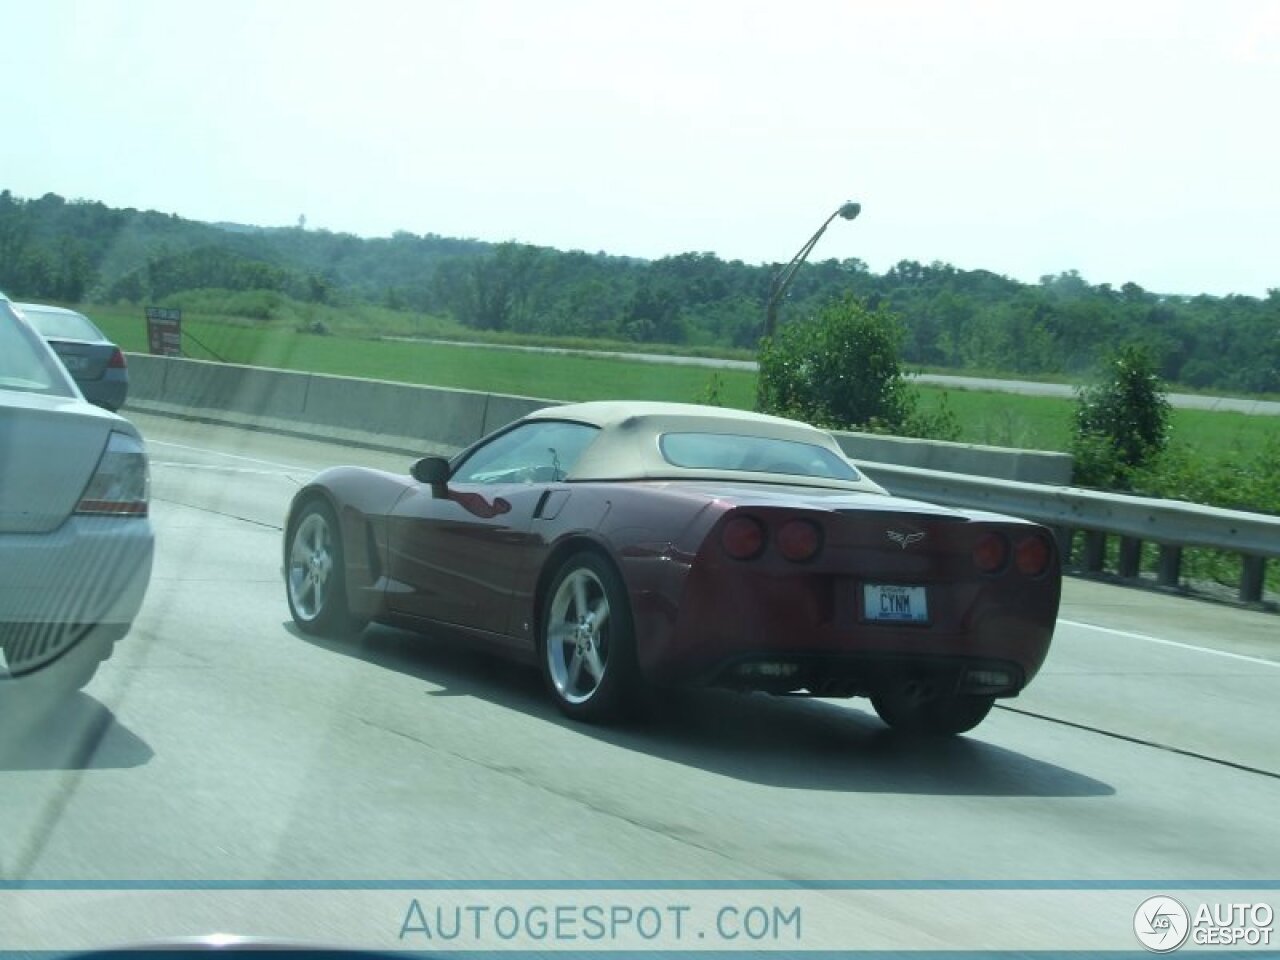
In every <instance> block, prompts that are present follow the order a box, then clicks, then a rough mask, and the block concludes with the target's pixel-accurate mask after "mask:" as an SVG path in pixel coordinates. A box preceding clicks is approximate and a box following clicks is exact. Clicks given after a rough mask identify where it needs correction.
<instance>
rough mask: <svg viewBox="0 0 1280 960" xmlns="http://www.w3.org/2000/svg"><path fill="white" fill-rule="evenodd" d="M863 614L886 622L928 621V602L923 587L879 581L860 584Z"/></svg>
mask: <svg viewBox="0 0 1280 960" xmlns="http://www.w3.org/2000/svg"><path fill="white" fill-rule="evenodd" d="M862 609H863V615H864V616H865V617H866V619H868V620H879V621H884V622H888V623H928V622H929V604H928V601H927V599H926V597H925V591H924V587H895V586H888V585H886V584H881V583H864V584H863V585H862Z"/></svg>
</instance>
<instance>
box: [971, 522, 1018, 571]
mask: <svg viewBox="0 0 1280 960" xmlns="http://www.w3.org/2000/svg"><path fill="white" fill-rule="evenodd" d="M1008 560H1009V541H1008V540H1006V539H1005V538H1004V536H1003V535H1001V534H999V533H992V532H990V531H988V532H987V533H984V534H982V535H981V536H979V537H978V540H977V542H976V543H975V544H974V545H973V562H974V563H975V564H976V565H977V567H978V569H979V570H981V571H982V572H983V573H999V572H1000V571H1001V570H1003V569H1004V565H1005V563H1006V562H1008Z"/></svg>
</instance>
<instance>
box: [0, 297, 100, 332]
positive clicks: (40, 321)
mask: <svg viewBox="0 0 1280 960" xmlns="http://www.w3.org/2000/svg"><path fill="white" fill-rule="evenodd" d="M18 309H19V310H21V311H22V315H23V316H24V317H26V318H27V322H28V323H30V324H31V326H33V327H34V328H35V331H36V333H38V334H40V336H42V337H49V338H51V339H54V340H59V339H61V340H102V339H105V338H104V337H103V336H102V331H101V330H99V329H98V328H97V327H95V326H94V325H93V323H92V322H90V320H89V318H88V317H85V316H82V315H81V314H78V313H71V312H70V311H67V312H66V313H64V312H62V311H61V310H42V309H41V308H40V307H33V306H30V305H27V304H23V305H22V306H20V307H19V308H18Z"/></svg>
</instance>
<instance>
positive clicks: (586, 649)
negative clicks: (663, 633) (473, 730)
mask: <svg viewBox="0 0 1280 960" xmlns="http://www.w3.org/2000/svg"><path fill="white" fill-rule="evenodd" d="M542 617H543V619H542V631H541V634H540V636H541V638H542V649H541V654H542V655H541V657H540V660H541V662H542V675H543V679H544V680H545V681H546V684H547V689H548V690H550V691H551V695H552V697H553V698H554V699H555V701H556V705H557V706H559V707H560V709H561V710H562V711H564V713H566V714H568V715H569V716H570V717H573V718H574V719H575V720H585V721H589V722H599V721H603V720H612V719H617V718H618V717H620V716H622V715H624V714H626V713H627V712H629V710H630V708H631V707H632V706H633V704H634V696H635V693H636V687H637V685H638V674H639V671H638V669H637V667H636V661H635V632H634V627H633V626H632V623H631V610H630V608H629V606H628V604H627V594H626V590H625V589H624V588H623V585H622V580H621V578H620V577H619V576H618V574H617V572H616V571H615V570H614V569H613V567H612V566H611V565H610V564H609V563H608V562H607V561H606V560H604V559H603V558H602V557H600V556H599V555H597V554H594V553H579V554H576V555H574V556H572V557H570V558H569V559H568V560H567V561H565V563H564V565H563V566H562V567H561V568H560V570H559V571H558V572H557V573H556V576H555V578H554V579H553V580H552V581H551V585H550V587H549V588H548V590H547V593H546V601H545V603H544V604H543V610H542Z"/></svg>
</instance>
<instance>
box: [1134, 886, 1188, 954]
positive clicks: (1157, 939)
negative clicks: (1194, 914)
mask: <svg viewBox="0 0 1280 960" xmlns="http://www.w3.org/2000/svg"><path fill="white" fill-rule="evenodd" d="M1190 931H1191V915H1190V914H1189V913H1187V908H1186V907H1184V906H1183V905H1182V904H1180V903H1179V902H1178V901H1177V900H1175V899H1173V897H1148V898H1147V899H1146V900H1143V901H1142V903H1141V905H1140V906H1139V907H1138V911H1137V912H1136V913H1135V914H1134V915H1133V932H1134V934H1135V935H1136V936H1137V938H1138V942H1139V943H1140V944H1142V945H1143V946H1144V947H1146V948H1147V949H1148V950H1150V951H1151V952H1152V953H1170V952H1172V951H1174V950H1177V949H1178V948H1179V947H1180V946H1182V945H1183V944H1184V943H1186V942H1187V934H1188V933H1189V932H1190Z"/></svg>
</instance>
